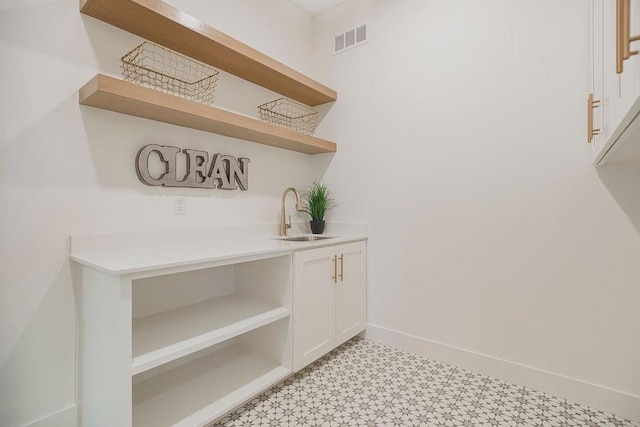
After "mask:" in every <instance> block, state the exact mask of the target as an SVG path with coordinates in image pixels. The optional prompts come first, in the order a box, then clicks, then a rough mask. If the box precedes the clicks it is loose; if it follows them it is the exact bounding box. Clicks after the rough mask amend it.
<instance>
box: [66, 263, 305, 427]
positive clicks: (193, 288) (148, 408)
mask: <svg viewBox="0 0 640 427" xmlns="http://www.w3.org/2000/svg"><path fill="white" fill-rule="evenodd" d="M75 281H76V284H77V290H78V296H79V319H80V328H79V335H80V336H79V342H80V343H81V348H80V356H81V357H80V360H81V362H80V378H79V382H80V384H79V391H80V399H79V400H80V401H79V414H80V422H79V424H80V425H83V426H96V427H102V426H105V427H107V426H121V427H126V426H135V427H142V426H185V427H186V426H189V427H191V426H203V425H206V424H208V423H210V422H211V421H213V420H215V419H217V418H219V417H220V416H222V415H224V414H225V413H226V412H228V411H230V410H231V409H233V408H235V407H237V406H238V405H241V404H243V403H244V402H246V401H247V400H248V399H250V398H252V397H253V396H255V395H256V394H257V393H259V392H261V391H263V390H265V389H267V388H268V387H270V386H272V385H273V384H275V383H277V382H279V381H281V380H282V379H283V378H285V377H286V376H287V375H289V374H291V373H292V372H293V371H292V368H293V364H292V342H291V335H292V333H291V321H290V318H291V304H292V301H291V298H292V296H291V255H290V254H286V255H278V256H273V255H266V256H264V257H262V258H259V259H256V257H253V259H251V260H242V259H240V260H235V261H234V260H231V261H229V260H227V261H220V262H215V263H208V264H194V265H187V266H182V267H171V268H158V269H154V270H150V271H145V272H142V273H132V274H123V275H113V274H107V273H103V272H101V271H99V270H96V269H94V268H91V267H87V266H85V265H77V269H76V278H75Z"/></svg>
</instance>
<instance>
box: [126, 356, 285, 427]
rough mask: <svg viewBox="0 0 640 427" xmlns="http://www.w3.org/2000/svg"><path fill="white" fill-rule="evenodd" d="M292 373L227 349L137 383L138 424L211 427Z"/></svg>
mask: <svg viewBox="0 0 640 427" xmlns="http://www.w3.org/2000/svg"><path fill="white" fill-rule="evenodd" d="M291 372H292V371H291V369H288V368H286V367H284V366H282V365H279V364H278V363H277V362H275V361H273V360H272V359H270V358H268V357H264V356H263V355H260V354H259V353H257V352H252V351H248V350H245V349H243V348H242V347H240V346H236V345H235V344H233V345H230V346H227V347H224V348H222V349H219V350H217V351H215V352H213V353H210V354H208V355H206V356H204V357H201V358H199V359H196V360H194V361H191V362H189V363H186V364H184V365H182V366H179V367H176V368H174V369H171V370H169V371H166V372H163V373H161V374H159V375H157V376H154V377H152V378H149V379H146V380H144V381H142V382H140V383H137V384H134V385H133V425H134V426H135V427H146V426H153V427H161V426H175V427H193V426H202V425H206V424H207V423H209V422H211V421H214V420H215V419H216V418H219V417H221V416H223V415H224V414H225V413H227V412H229V411H230V410H232V409H233V408H235V407H237V406H239V405H242V404H243V403H245V402H246V401H247V400H248V399H250V398H251V397H253V396H255V395H256V394H257V393H260V392H261V391H264V390H266V389H267V388H269V387H271V386H272V385H274V384H276V383H278V382H279V381H281V380H282V379H284V378H285V377H287V376H288V375H289V374H291Z"/></svg>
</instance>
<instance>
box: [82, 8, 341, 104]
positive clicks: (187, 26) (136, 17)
mask: <svg viewBox="0 0 640 427" xmlns="http://www.w3.org/2000/svg"><path fill="white" fill-rule="evenodd" d="M80 11H81V12H82V13H84V14H86V15H89V16H92V17H94V18H97V19H99V20H101V21H104V22H107V23H109V24H111V25H113V26H116V27H118V28H121V29H123V30H125V31H128V32H130V33H133V34H136V35H138V36H140V37H143V38H145V39H147V40H151V41H153V42H155V43H158V44H160V45H162V46H165V47H168V48H169V49H173V50H175V51H176V52H180V53H182V54H184V55H187V56H189V57H191V58H194V59H197V60H199V61H202V62H204V63H206V64H209V65H212V66H214V67H217V68H220V69H221V70H224V71H227V72H228V73H231V74H234V75H236V76H238V77H240V78H243V79H245V80H249V81H251V82H253V83H256V84H258V85H260V86H262V87H265V88H267V89H270V90H273V91H274V92H278V93H280V94H282V95H285V96H288V97H289V98H292V99H295V100H297V101H300V102H302V103H304V104H307V105H312V106H313V105H319V104H324V103H326V102H331V101H335V100H336V99H337V93H336V91H334V90H333V89H330V88H328V87H326V86H324V85H322V84H320V83H318V82H316V81H315V80H312V79H310V78H309V77H307V76H305V75H303V74H301V73H299V72H297V71H295V70H294V69H292V68H289V67H287V66H286V65H284V64H282V63H280V62H278V61H276V60H275V59H273V58H270V57H268V56H266V55H264V54H262V53H260V52H258V51H257V50H255V49H253V48H251V47H249V46H247V45H245V44H243V43H241V42H239V41H238V40H235V39H234V38H232V37H229V36H228V35H226V34H224V33H221V32H220V31H218V30H216V29H214V28H212V27H210V26H208V25H207V24H205V23H203V22H200V21H198V20H197V19H195V18H193V17H192V16H190V15H188V14H186V13H184V12H182V11H180V10H178V9H176V8H174V7H173V6H170V5H168V4H167V3H164V2H162V1H159V0H81V4H80Z"/></svg>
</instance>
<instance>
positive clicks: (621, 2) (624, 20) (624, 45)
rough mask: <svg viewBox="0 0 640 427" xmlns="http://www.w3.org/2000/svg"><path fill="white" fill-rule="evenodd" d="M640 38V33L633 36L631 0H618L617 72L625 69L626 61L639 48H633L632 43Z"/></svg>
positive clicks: (635, 53) (636, 52)
mask: <svg viewBox="0 0 640 427" xmlns="http://www.w3.org/2000/svg"><path fill="white" fill-rule="evenodd" d="M639 40H640V35H637V36H633V37H632V36H631V0H616V73H618V74H620V73H622V71H623V70H624V61H625V60H627V59H629V58H630V57H631V56H632V55H637V54H638V51H637V50H631V43H632V42H635V41H639Z"/></svg>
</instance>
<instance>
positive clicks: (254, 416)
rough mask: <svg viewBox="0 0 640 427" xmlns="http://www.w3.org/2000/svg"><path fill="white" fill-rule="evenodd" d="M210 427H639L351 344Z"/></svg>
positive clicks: (383, 349) (373, 346)
mask: <svg viewBox="0 0 640 427" xmlns="http://www.w3.org/2000/svg"><path fill="white" fill-rule="evenodd" d="M215 426H218V427H222V426H225V427H230V426H242V427H249V426H251V427H253V426H336V427H342V426H428V427H431V426H433V427H440V426H447V427H449V426H451V427H454V426H464V427H466V426H483V427H484V426H491V427H493V426H500V427H502V426H540V427H547V426H549V427H560V426H593V427H616V426H619V427H640V424H638V423H635V422H632V421H628V420H625V419H622V418H620V417H617V416H615V415H611V414H607V413H604V412H600V411H596V410H593V409H590V408H588V407H586V406H582V405H578V404H575V403H571V402H568V401H567V400H564V399H560V398H557V397H553V396H549V395H547V394H544V393H540V392H537V391H534V390H531V389H528V388H526V387H522V386H517V385H514V384H510V383H507V382H505V381H500V380H497V379H494V378H490V377H487V376H484V375H480V374H477V373H474V372H471V371H467V370H464V369H460V368H457V367H454V366H450V365H447V364H444V363H440V362H436V361H434V360H430V359H425V358H422V357H419V356H416V355H414V354H411V353H407V352H405V351H401V350H397V349H394V348H391V347H387V346H385V345H382V344H378V343H374V342H372V341H367V340H363V339H361V338H354V339H353V340H351V341H349V342H347V343H345V344H344V345H343V346H341V347H339V348H338V349H336V350H334V351H333V352H331V353H330V354H328V355H327V356H325V357H323V358H322V359H320V360H318V361H316V362H314V363H313V364H311V365H309V366H308V367H307V368H305V369H303V370H302V371H300V372H298V373H297V374H295V375H293V376H292V377H290V378H288V379H287V380H285V381H284V382H282V383H280V384H279V385H277V386H275V387H273V388H272V389H271V390H269V391H267V392H265V393H264V394H262V395H261V396H259V397H257V398H255V399H254V400H252V401H251V402H249V403H248V404H246V405H245V406H243V407H241V408H240V409H238V410H237V411H235V412H233V413H231V414H229V415H228V416H226V417H224V418H223V419H222V420H220V421H219V422H218V423H217V424H215Z"/></svg>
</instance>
